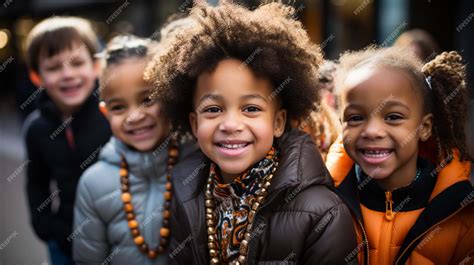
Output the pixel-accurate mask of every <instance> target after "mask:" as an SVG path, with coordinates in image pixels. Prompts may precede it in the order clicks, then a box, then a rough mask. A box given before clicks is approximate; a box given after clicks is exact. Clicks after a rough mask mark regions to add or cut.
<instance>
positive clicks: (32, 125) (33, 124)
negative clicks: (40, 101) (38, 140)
mask: <svg viewBox="0 0 474 265" xmlns="http://www.w3.org/2000/svg"><path fill="white" fill-rule="evenodd" d="M41 119H42V116H41V112H40V110H38V109H37V110H34V111H33V112H32V113H30V114H29V115H28V116H27V117H26V119H25V121H24V122H23V125H22V128H21V135H22V136H23V138H26V137H28V136H29V134H30V133H31V132H32V131H35V130H36V128H37V126H38V124H39V123H40V122H41Z"/></svg>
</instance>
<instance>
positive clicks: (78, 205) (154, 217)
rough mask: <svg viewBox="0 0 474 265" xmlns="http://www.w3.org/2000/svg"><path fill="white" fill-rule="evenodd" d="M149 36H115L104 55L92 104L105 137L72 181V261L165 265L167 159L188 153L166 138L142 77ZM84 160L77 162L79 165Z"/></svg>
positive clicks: (162, 120)
mask: <svg viewBox="0 0 474 265" xmlns="http://www.w3.org/2000/svg"><path fill="white" fill-rule="evenodd" d="M153 46H154V44H153V43H152V42H151V41H147V40H144V39H140V38H137V37H134V36H118V37H116V38H114V39H112V40H111V42H110V43H109V44H108V45H107V48H106V51H105V52H104V53H105V54H104V57H105V60H104V61H105V67H104V71H103V74H102V76H101V94H100V97H101V100H102V102H101V104H100V109H101V111H102V113H104V115H105V116H106V118H107V119H108V121H109V123H110V126H111V129H112V133H113V137H112V138H111V139H110V141H109V142H108V143H107V144H106V145H105V146H104V147H103V148H102V147H99V148H98V149H97V150H96V151H95V152H93V153H92V154H91V155H90V157H91V160H92V159H93V157H95V156H96V155H98V153H100V154H99V161H98V162H97V163H96V164H94V165H93V166H91V167H90V168H89V169H88V170H87V171H86V172H85V173H84V174H83V175H82V177H81V179H80V181H79V186H78V191H77V197H76V202H75V210H74V230H73V233H72V234H71V235H70V237H69V238H68V240H69V241H73V256H74V260H75V261H76V263H78V264H127V265H129V264H167V256H168V253H167V248H168V242H169V238H170V230H169V219H170V216H171V213H170V211H169V206H170V200H171V198H172V197H173V193H172V184H171V175H170V174H171V173H170V171H171V170H172V168H173V166H174V164H175V163H176V162H177V161H178V160H181V159H183V158H184V157H185V156H186V155H187V154H189V153H190V152H192V151H193V149H194V145H193V144H191V143H188V144H186V143H181V144H179V143H178V142H177V140H176V139H175V138H174V137H172V136H170V130H169V121H168V119H167V118H166V117H165V116H164V113H163V111H162V109H161V106H160V104H159V103H158V102H157V101H156V100H153V99H151V98H150V93H151V90H150V84H149V83H147V82H145V81H144V79H143V72H144V69H145V67H146V65H147V63H148V61H149V58H150V55H151V49H152V47H153ZM86 164H87V160H86V161H84V166H86Z"/></svg>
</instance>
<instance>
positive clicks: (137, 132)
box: [132, 128, 148, 134]
mask: <svg viewBox="0 0 474 265" xmlns="http://www.w3.org/2000/svg"><path fill="white" fill-rule="evenodd" d="M146 131H148V128H144V129H139V130H133V131H132V134H140V133H144V132H146Z"/></svg>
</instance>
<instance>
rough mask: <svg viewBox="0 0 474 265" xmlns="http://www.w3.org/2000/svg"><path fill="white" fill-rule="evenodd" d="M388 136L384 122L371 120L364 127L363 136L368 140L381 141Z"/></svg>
mask: <svg viewBox="0 0 474 265" xmlns="http://www.w3.org/2000/svg"><path fill="white" fill-rule="evenodd" d="M386 135H387V132H386V130H385V126H384V123H383V121H379V120H377V119H373V118H372V119H369V120H368V121H367V123H366V125H365V126H364V129H363V131H362V133H361V136H362V137H364V138H367V139H381V138H384V137H385V136H386Z"/></svg>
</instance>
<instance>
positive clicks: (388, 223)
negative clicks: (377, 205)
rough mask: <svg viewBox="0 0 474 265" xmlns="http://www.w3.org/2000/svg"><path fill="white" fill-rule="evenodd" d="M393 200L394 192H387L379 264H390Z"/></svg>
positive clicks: (380, 239)
mask: <svg viewBox="0 0 474 265" xmlns="http://www.w3.org/2000/svg"><path fill="white" fill-rule="evenodd" d="M393 219H394V213H393V200H392V192H390V191H386V192H385V216H384V219H383V220H382V229H381V233H380V238H379V246H380V249H379V258H378V263H379V264H389V258H390V242H391V240H392V228H393V222H392V221H393Z"/></svg>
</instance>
